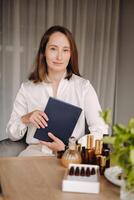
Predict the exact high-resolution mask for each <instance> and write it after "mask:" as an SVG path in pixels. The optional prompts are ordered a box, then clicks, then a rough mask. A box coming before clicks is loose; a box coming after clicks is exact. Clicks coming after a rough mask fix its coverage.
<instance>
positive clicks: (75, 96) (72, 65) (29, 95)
mask: <svg viewBox="0 0 134 200" xmlns="http://www.w3.org/2000/svg"><path fill="white" fill-rule="evenodd" d="M50 96H51V97H55V98H57V99H60V100H62V101H65V102H68V103H71V104H74V105H76V106H79V107H81V108H82V110H83V111H82V113H81V115H80V117H79V120H78V122H77V124H76V126H75V129H74V131H73V133H72V135H73V136H74V137H76V139H78V138H80V137H81V136H83V135H84V133H85V118H86V120H87V123H88V126H89V130H90V131H91V132H92V133H93V134H94V135H95V138H102V136H103V134H107V126H106V125H105V123H104V121H103V120H102V119H101V117H100V116H99V111H101V107H100V104H99V102H98V98H97V95H96V92H95V90H94V89H93V87H92V85H91V84H90V82H89V81H88V80H85V79H83V78H81V77H80V73H79V69H78V54H77V48H76V45H75V41H74V39H73V37H72V34H71V33H70V31H69V30H68V29H67V28H65V27H62V26H53V27H51V28H49V29H48V30H47V31H46V32H45V34H44V35H43V37H42V39H41V42H40V46H39V50H38V53H37V57H36V62H35V69H34V71H33V72H32V73H31V74H30V76H29V81H28V82H25V83H22V85H21V88H20V90H19V92H18V94H17V97H16V100H15V102H14V108H13V111H12V114H11V118H10V120H9V123H8V125H7V132H8V135H9V138H10V139H12V140H13V141H16V140H19V139H21V138H22V137H23V136H24V134H25V133H26V131H27V136H26V142H27V143H28V144H29V146H28V147H27V148H26V150H24V151H23V152H22V153H21V154H20V156H31V155H53V152H56V151H62V150H64V149H65V145H64V143H63V142H62V141H61V140H60V139H58V138H56V137H55V136H54V135H53V133H48V135H49V137H50V138H51V139H52V140H53V142H43V141H39V140H37V139H35V138H34V137H33V136H34V133H35V131H36V128H40V127H42V128H44V127H46V126H47V123H48V120H49V119H48V117H47V115H46V114H45V113H44V112H43V111H44V108H45V106H46V104H47V101H48V99H49V97H50ZM96 130H97V132H96Z"/></svg>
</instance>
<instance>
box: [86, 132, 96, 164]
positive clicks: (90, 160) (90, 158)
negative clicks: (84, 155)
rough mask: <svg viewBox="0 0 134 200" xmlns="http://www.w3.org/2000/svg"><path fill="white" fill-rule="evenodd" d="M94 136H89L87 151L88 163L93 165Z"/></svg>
mask: <svg viewBox="0 0 134 200" xmlns="http://www.w3.org/2000/svg"><path fill="white" fill-rule="evenodd" d="M93 142H94V136H93V135H91V134H89V135H87V150H88V163H89V164H93V157H94V150H95V149H94V148H93Z"/></svg>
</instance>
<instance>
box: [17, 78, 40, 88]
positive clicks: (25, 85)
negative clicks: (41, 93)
mask: <svg viewBox="0 0 134 200" xmlns="http://www.w3.org/2000/svg"><path fill="white" fill-rule="evenodd" d="M40 85H42V82H40V83H34V82H33V81H29V80H28V81H25V82H23V83H21V89H23V90H33V89H35V88H37V87H39V86H40Z"/></svg>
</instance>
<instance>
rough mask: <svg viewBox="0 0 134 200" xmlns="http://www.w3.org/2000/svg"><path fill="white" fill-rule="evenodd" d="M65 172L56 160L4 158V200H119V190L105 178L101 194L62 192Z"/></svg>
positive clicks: (0, 177) (0, 172)
mask: <svg viewBox="0 0 134 200" xmlns="http://www.w3.org/2000/svg"><path fill="white" fill-rule="evenodd" d="M64 173H65V168H64V167H62V166H61V164H60V160H58V159H57V158H55V157H13V158H11V157H10V158H0V182H1V187H2V192H3V195H4V200H68V199H71V200H83V199H85V200H86V199H92V200H113V199H114V200H119V188H118V187H116V186H114V185H112V184H111V183H110V182H108V181H107V180H106V179H105V178H104V177H102V178H101V191H100V193H99V194H82V193H71V192H70V193H67V192H62V191H61V184H62V179H63V176H64Z"/></svg>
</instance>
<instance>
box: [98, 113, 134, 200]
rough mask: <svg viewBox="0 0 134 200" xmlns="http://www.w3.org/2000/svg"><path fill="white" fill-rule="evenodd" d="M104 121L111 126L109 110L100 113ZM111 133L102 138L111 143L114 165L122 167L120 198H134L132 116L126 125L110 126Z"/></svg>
mask: <svg viewBox="0 0 134 200" xmlns="http://www.w3.org/2000/svg"><path fill="white" fill-rule="evenodd" d="M100 115H101V117H102V118H103V119H104V121H105V122H106V123H107V124H108V125H110V126H111V110H110V109H108V110H106V111H102V112H101V113H100ZM111 128H112V130H113V133H112V135H111V136H107V137H105V138H104V142H105V143H108V144H111V146H112V151H111V155H110V156H111V160H112V163H113V164H114V165H117V166H119V167H121V168H122V171H123V173H122V174H123V176H122V178H123V180H124V181H123V183H124V184H122V186H121V192H120V198H121V200H132V199H133V200H134V118H131V119H130V120H129V122H128V125H127V126H125V125H122V124H115V125H112V126H111Z"/></svg>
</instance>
